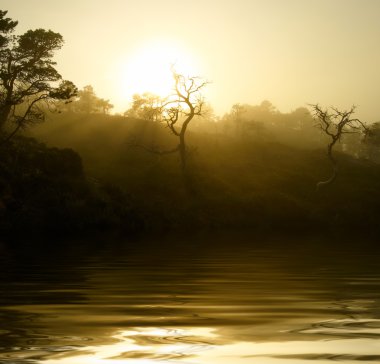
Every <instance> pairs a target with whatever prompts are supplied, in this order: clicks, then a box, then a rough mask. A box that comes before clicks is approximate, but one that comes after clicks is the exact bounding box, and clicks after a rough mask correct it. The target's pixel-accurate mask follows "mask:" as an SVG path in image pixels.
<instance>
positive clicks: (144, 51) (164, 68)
mask: <svg viewBox="0 0 380 364" xmlns="http://www.w3.org/2000/svg"><path fill="white" fill-rule="evenodd" d="M172 65H173V66H174V67H175V69H176V71H177V72H180V73H183V74H184V75H194V74H198V69H197V66H196V62H195V60H194V57H193V56H192V55H190V53H189V52H188V51H186V50H185V49H183V47H181V46H180V45H178V44H175V43H170V42H152V43H148V44H146V45H144V46H143V47H141V48H139V49H137V50H136V52H135V53H134V55H133V56H131V57H128V59H126V60H124V61H123V62H122V63H121V65H120V66H119V67H120V80H119V82H121V84H120V88H121V93H122V96H123V97H124V98H128V99H129V98H130V96H131V95H133V94H135V93H140V94H142V93H144V92H150V93H153V94H156V95H158V96H166V95H168V94H170V93H171V91H172V87H173V78H172V74H171V70H170V68H171V66H172Z"/></svg>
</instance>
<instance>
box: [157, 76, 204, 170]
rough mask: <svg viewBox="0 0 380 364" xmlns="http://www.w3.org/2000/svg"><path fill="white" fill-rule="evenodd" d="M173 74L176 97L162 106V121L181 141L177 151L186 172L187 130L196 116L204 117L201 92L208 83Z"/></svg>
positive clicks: (196, 78)
mask: <svg viewBox="0 0 380 364" xmlns="http://www.w3.org/2000/svg"><path fill="white" fill-rule="evenodd" d="M172 73H173V79H174V95H172V97H169V100H168V101H166V102H165V103H164V104H163V105H162V110H163V112H162V120H163V122H165V123H166V125H167V126H168V128H169V129H170V131H171V132H172V133H173V134H174V135H175V136H177V137H178V139H179V144H178V147H177V149H178V151H179V155H180V158H181V166H182V170H183V171H185V169H186V161H187V148H186V140H185V136H186V130H187V127H188V126H189V123H190V121H191V120H192V119H193V118H194V116H201V115H203V112H204V110H203V107H204V105H205V102H204V99H203V96H202V94H201V90H202V89H203V88H204V87H205V86H206V85H207V83H208V82H207V81H204V80H201V79H200V78H198V77H188V78H186V77H185V76H183V75H181V74H179V73H177V72H175V71H174V70H172ZM177 122H179V123H180V125H178V124H177Z"/></svg>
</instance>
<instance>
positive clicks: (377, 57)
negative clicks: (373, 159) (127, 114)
mask: <svg viewBox="0 0 380 364" xmlns="http://www.w3.org/2000/svg"><path fill="white" fill-rule="evenodd" d="M1 8H2V9H3V10H7V11H8V15H7V16H9V17H10V18H12V19H14V20H18V21H19V25H18V27H17V31H16V33H17V34H20V33H22V32H24V31H26V30H28V29H35V28H45V29H52V30H53V31H56V32H59V33H61V34H62V35H63V37H64V39H65V45H64V47H63V48H62V50H60V51H59V52H58V53H57V56H56V57H55V60H56V61H57V62H58V65H57V69H58V70H59V71H60V73H61V74H62V76H63V77H64V78H66V79H69V80H72V81H73V82H74V83H75V84H76V85H77V86H78V87H79V88H82V87H83V86H85V85H88V84H90V85H92V86H93V87H94V90H95V92H96V94H97V95H98V96H99V97H102V98H106V99H109V100H110V102H111V103H113V104H114V105H115V108H114V112H123V111H125V110H126V109H127V108H128V107H129V102H130V101H131V96H132V94H134V93H141V92H144V91H152V92H156V93H159V94H160V93H161V94H164V93H165V92H166V91H167V88H168V84H169V83H170V78H169V76H168V72H169V68H170V63H176V65H177V67H178V68H179V69H180V70H181V69H182V70H183V72H185V73H191V74H192V75H199V76H202V77H204V78H205V79H207V80H210V81H211V82H212V83H211V84H210V85H209V86H208V90H207V91H206V97H207V99H208V101H209V102H210V103H211V105H212V106H213V108H214V110H215V112H216V113H217V114H218V115H223V114H224V113H225V112H227V111H229V110H230V108H231V106H232V105H233V104H234V103H238V102H239V103H248V104H258V103H260V102H261V101H262V100H265V99H266V100H269V101H271V102H272V103H273V104H274V106H276V107H277V108H278V109H279V110H281V111H282V112H289V111H291V110H294V109H296V108H298V107H300V106H305V105H306V104H307V103H317V102H319V103H321V104H323V105H326V106H329V105H335V106H337V107H340V108H343V109H348V108H350V106H351V105H353V104H355V105H357V106H358V109H357V116H358V117H360V118H362V119H363V120H364V121H366V122H374V121H378V120H380V110H379V109H378V107H377V103H378V100H377V99H378V91H377V87H378V84H379V83H380V69H379V67H378V64H379V63H380V48H379V47H378V39H379V36H380V26H379V23H378V17H379V15H380V2H379V1H376V0H361V1H358V0H334V1H327V0H319V1H314V0H310V1H302V0H289V1H286V2H285V1H276V0H270V1H266V2H265V3H264V2H262V1H257V0H252V1H249V0H235V1H215V0H207V1H200V0H194V1H192V2H190V3H186V2H178V1H174V0H164V1H160V2H156V1H148V2H143V3H142V2H135V1H122V0H109V1H107V2H103V1H97V2H94V1H90V0H81V1H73V0H68V1H66V2H65V3H59V2H46V1H43V0H28V1H26V0H17V1H14V0H12V1H10V0H3V1H2V2H1Z"/></svg>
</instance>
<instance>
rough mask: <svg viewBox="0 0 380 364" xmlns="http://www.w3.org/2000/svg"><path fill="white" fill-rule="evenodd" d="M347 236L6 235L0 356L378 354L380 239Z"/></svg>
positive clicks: (45, 359) (216, 361) (289, 359)
mask: <svg viewBox="0 0 380 364" xmlns="http://www.w3.org/2000/svg"><path fill="white" fill-rule="evenodd" d="M346 240H347V239H343V238H335V239H333V238H331V239H325V238H324V239H322V238H310V237H303V238H302V237H298V238H284V237H275V238H260V237H249V236H244V235H242V234H228V235H226V236H222V235H221V234H214V235H211V236H210V235H198V236H196V237H194V236H193V237H191V236H189V237H166V238H157V237H150V238H145V239H142V238H139V239H138V238H135V239H126V238H122V237H120V236H118V237H115V236H108V237H107V236H106V237H97V238H94V239H87V240H84V239H78V240H77V241H69V242H68V241H64V240H59V239H53V238H51V239H49V240H47V241H44V242H33V241H30V242H22V243H20V242H17V243H15V242H13V243H3V244H1V245H0V247H1V249H0V263H1V267H0V273H1V277H0V290H1V297H0V324H1V326H0V363H4V364H5V363H6V364H10V363H12V364H27V363H28V364H31V363H41V364H121V363H123V364H158V363H168V364H169V363H188V364H225V363H231V364H255V363H257V364H293V363H294V364H305V363H309V364H310V363H313V364H322V363H332V362H334V361H338V362H340V363H373V362H380V259H379V258H380V249H379V248H377V247H376V244H374V242H366V241H363V239H359V238H356V239H351V240H352V241H351V240H350V243H347V241H346Z"/></svg>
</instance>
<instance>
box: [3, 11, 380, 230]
mask: <svg viewBox="0 0 380 364" xmlns="http://www.w3.org/2000/svg"><path fill="white" fill-rule="evenodd" d="M16 26H17V21H13V20H12V19H10V18H7V12H6V11H1V12H0V35H1V38H0V52H1V53H0V64H1V70H0V90H1V96H0V134H1V141H0V152H1V155H2V158H1V160H0V231H1V233H2V234H11V235H13V234H30V233H37V234H40V233H43V234H45V233H56V232H59V233H61V234H78V233H90V232H94V231H99V230H117V231H123V232H125V233H128V234H129V233H130V234H132V233H139V232H154V231H194V230H196V231H198V230H204V229H205V230H215V229H218V230H221V229H233V230H236V229H237V230H250V231H258V232H274V233H282V232H288V233H301V232H302V233H308V232H312V233H318V232H320V233H324V232H340V233H347V234H351V233H353V232H357V233H363V232H365V233H366V234H370V233H376V232H377V230H378V226H379V224H378V221H379V219H380V183H379V182H380V165H379V163H380V123H379V122H374V121H370V122H369V121H368V122H367V121H362V120H359V119H357V118H356V117H355V112H356V108H355V106H350V109H348V110H340V109H337V108H335V107H331V106H321V105H318V104H310V105H300V107H299V108H297V109H295V110H294V111H292V112H289V113H283V112H281V111H280V110H278V109H277V108H276V106H275V105H273V104H272V103H271V102H270V101H267V100H264V101H263V102H261V103H260V104H258V105H250V104H234V105H232V106H231V109H230V112H228V113H226V114H225V115H223V116H217V115H215V114H214V112H213V109H212V105H210V104H208V103H207V102H206V101H205V100H204V98H203V91H204V89H205V88H207V86H208V83H207V81H205V80H202V79H199V78H197V77H187V76H186V75H183V74H180V73H177V72H176V71H175V70H174V69H173V70H172V74H173V95H169V96H168V97H167V98H163V97H159V96H157V95H154V94H152V93H148V92H147V93H143V94H136V95H134V97H133V99H132V100H131V103H130V108H129V109H128V110H125V112H124V113H119V114H112V113H111V111H112V108H113V105H112V103H111V102H112V101H110V100H105V99H102V98H100V97H98V96H97V95H96V92H95V91H94V88H93V87H92V86H90V85H88V86H85V87H84V88H83V89H81V90H78V89H77V88H76V86H75V85H74V83H73V82H71V81H67V80H63V79H62V76H61V75H60V74H59V73H58V71H57V70H56V69H55V62H54V61H53V56H54V52H55V51H56V50H58V49H59V48H61V46H62V45H63V41H62V36H61V35H60V34H58V33H54V32H52V31H45V30H43V29H37V30H35V31H27V32H26V33H24V34H23V35H20V36H13V31H14V29H15V27H16Z"/></svg>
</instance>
